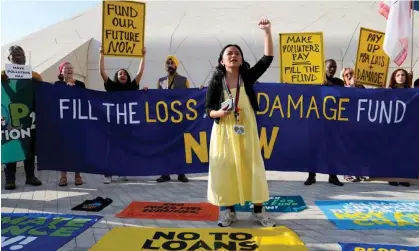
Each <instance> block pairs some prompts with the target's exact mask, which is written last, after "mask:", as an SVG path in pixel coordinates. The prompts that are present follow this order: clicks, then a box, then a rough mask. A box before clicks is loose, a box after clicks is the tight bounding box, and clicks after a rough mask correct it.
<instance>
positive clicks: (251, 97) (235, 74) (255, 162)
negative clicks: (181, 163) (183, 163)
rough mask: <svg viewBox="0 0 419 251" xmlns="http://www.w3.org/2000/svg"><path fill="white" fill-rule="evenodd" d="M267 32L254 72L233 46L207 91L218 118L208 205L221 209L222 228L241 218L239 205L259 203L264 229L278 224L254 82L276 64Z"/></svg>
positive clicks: (210, 110)
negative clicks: (270, 208)
mask: <svg viewBox="0 0 419 251" xmlns="http://www.w3.org/2000/svg"><path fill="white" fill-rule="evenodd" d="M259 28H260V29H261V30H263V31H264V40H265V42H264V45H265V46H264V47H265V49H264V56H263V57H262V58H261V59H260V60H259V61H258V62H257V63H256V65H254V66H253V67H252V68H250V69H248V68H247V67H246V66H245V60H244V58H243V53H242V50H241V49H240V47H239V46H238V45H232V44H229V45H227V46H226V47H224V48H223V49H222V50H221V53H220V55H219V58H218V66H217V68H216V71H215V72H214V74H213V76H212V78H211V80H210V82H209V85H208V91H207V97H206V104H205V107H206V112H207V114H208V116H209V117H211V118H212V119H214V120H215V121H214V124H213V128H212V132H211V140H210V150H209V179H208V201H209V202H210V203H211V204H213V205H216V206H220V216H219V221H218V225H219V226H220V227H227V226H230V225H231V224H232V223H233V222H235V221H236V220H237V215H236V212H235V209H234V205H235V204H237V203H240V204H241V205H244V204H245V202H246V201H251V202H252V203H254V204H255V206H254V210H253V213H252V215H253V216H254V218H255V219H256V220H257V221H259V223H260V224H262V225H263V226H265V227H267V226H275V224H276V223H275V221H274V220H273V219H272V218H271V217H269V215H268V214H267V213H266V212H265V210H264V208H263V206H262V203H263V202H266V201H268V200H269V190H268V183H267V181H266V173H265V164H264V162H263V158H262V154H261V149H260V145H259V136H258V128H257V124H256V117H255V111H258V110H259V105H258V102H257V97H256V93H255V91H254V89H253V85H254V83H255V82H256V81H257V80H258V79H259V78H260V77H261V76H262V75H263V73H264V72H265V71H266V70H267V69H268V68H269V66H270V64H271V63H272V60H273V42H272V34H271V23H270V21H269V20H267V19H262V20H261V21H260V22H259Z"/></svg>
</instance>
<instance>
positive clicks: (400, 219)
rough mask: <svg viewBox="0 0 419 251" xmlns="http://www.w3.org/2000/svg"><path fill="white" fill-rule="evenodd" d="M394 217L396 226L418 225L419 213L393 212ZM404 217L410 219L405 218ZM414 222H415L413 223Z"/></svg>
mask: <svg viewBox="0 0 419 251" xmlns="http://www.w3.org/2000/svg"><path fill="white" fill-rule="evenodd" d="M394 218H395V219H396V222H397V225H398V226H416V227H418V226H419V214H406V213H403V212H395V213H394ZM406 218H408V219H411V220H412V221H408V220H406ZM415 222H416V223H415Z"/></svg>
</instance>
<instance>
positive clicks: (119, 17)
mask: <svg viewBox="0 0 419 251" xmlns="http://www.w3.org/2000/svg"><path fill="white" fill-rule="evenodd" d="M102 7H103V13H102V19H103V22H102V48H103V55H106V56H117V57H143V48H144V36H145V35H144V30H145V29H144V28H145V9H146V7H145V3H142V2H132V1H103V4H102Z"/></svg>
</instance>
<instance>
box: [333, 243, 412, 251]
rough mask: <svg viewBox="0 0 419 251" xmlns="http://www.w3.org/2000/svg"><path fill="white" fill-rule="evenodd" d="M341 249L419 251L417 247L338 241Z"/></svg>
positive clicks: (344, 250)
mask: <svg viewBox="0 0 419 251" xmlns="http://www.w3.org/2000/svg"><path fill="white" fill-rule="evenodd" d="M339 245H340V247H341V251H419V247H418V246H416V247H408V246H399V245H388V244H358V243H339Z"/></svg>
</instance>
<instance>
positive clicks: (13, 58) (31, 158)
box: [1, 45, 42, 190]
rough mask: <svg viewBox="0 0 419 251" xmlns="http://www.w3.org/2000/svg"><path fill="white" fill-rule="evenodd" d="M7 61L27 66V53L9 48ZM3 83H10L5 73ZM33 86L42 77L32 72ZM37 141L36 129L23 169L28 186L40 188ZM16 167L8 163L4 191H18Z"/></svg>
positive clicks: (20, 48)
mask: <svg viewBox="0 0 419 251" xmlns="http://www.w3.org/2000/svg"><path fill="white" fill-rule="evenodd" d="M7 59H8V60H9V61H10V63H12V64H17V65H25V64H26V56H25V51H24V50H23V49H22V47H20V46H18V45H14V46H10V48H9V56H8V57H7ZM1 81H2V84H3V83H4V82H8V81H9V79H8V77H7V75H6V73H5V71H2V72H1ZM30 81H31V83H32V84H35V83H37V82H42V78H41V75H39V74H38V73H36V72H34V71H32V79H31V80H30ZM2 120H3V118H2ZM35 141H36V132H35V129H32V130H31V140H30V148H31V149H30V152H29V153H28V154H27V156H26V159H25V160H24V162H23V167H24V169H25V173H26V182H25V184H27V185H32V186H40V185H42V182H41V181H40V180H39V179H38V178H36V177H35V152H36V149H35ZM16 167H17V162H12V163H7V164H6V167H5V169H4V173H5V175H6V183H5V185H4V189H6V190H14V189H16Z"/></svg>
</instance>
